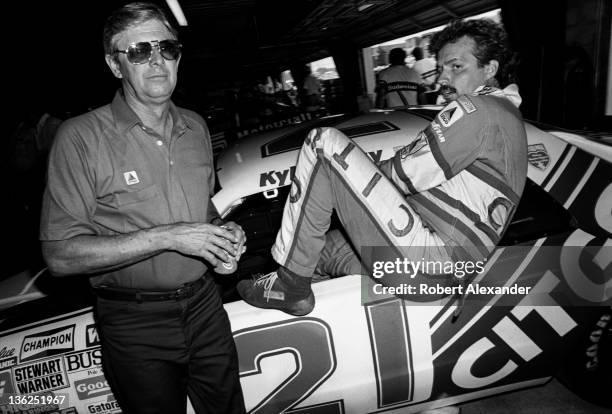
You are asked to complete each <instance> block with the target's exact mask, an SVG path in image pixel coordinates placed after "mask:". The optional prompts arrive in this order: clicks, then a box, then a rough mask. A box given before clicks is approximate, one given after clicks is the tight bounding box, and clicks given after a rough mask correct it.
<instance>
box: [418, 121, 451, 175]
mask: <svg viewBox="0 0 612 414" xmlns="http://www.w3.org/2000/svg"><path fill="white" fill-rule="evenodd" d="M424 132H425V136H426V137H427V143H428V144H429V148H430V149H431V153H432V154H433V157H434V158H435V160H436V162H437V163H438V165H439V166H440V168H441V169H442V171H444V176H445V177H446V179H450V178H451V177H452V176H453V172H452V170H451V167H450V165H449V164H448V162H446V159H445V158H444V156H443V155H442V151H440V146H439V145H438V138H437V137H436V135H435V134H434V133H433V131H432V130H431V128H430V127H427V128H425V130H424Z"/></svg>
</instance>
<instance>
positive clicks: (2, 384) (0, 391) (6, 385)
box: [0, 371, 15, 404]
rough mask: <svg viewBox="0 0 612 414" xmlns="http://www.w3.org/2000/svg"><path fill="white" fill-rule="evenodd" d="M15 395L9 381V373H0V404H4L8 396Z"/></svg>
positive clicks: (11, 383)
mask: <svg viewBox="0 0 612 414" xmlns="http://www.w3.org/2000/svg"><path fill="white" fill-rule="evenodd" d="M11 394H15V388H14V387H13V382H12V381H11V371H1V372H0V404H6V403H7V401H8V396H9V395H11Z"/></svg>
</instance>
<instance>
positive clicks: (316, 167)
mask: <svg viewBox="0 0 612 414" xmlns="http://www.w3.org/2000/svg"><path fill="white" fill-rule="evenodd" d="M319 168H321V160H320V159H318V160H317V162H316V163H315V165H314V166H313V168H312V175H311V176H312V177H315V176H316V175H317V171H318V170H319ZM314 181H315V180H309V181H308V186H307V187H306V192H305V194H304V196H303V197H300V198H301V200H306V199H308V196H309V195H310V192H311V191H312V186H313V183H314ZM292 189H293V186H292ZM298 191H299V190H298ZM291 197H292V196H291V194H289V199H288V200H287V203H289V202H290V201H291ZM304 211H305V209H304V208H300V209H299V212H300V213H299V215H298V218H297V222H296V224H295V228H296V229H299V228H300V227H301V225H302V221H303V220H304V215H305V214H304ZM279 235H280V232H279ZM294 241H295V239H294ZM296 246H297V243H295V242H293V243H291V244H290V248H289V251H288V253H287V256H289V257H291V256H292V255H293V253H294V249H295V247H296Z"/></svg>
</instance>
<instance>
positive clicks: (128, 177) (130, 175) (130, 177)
mask: <svg viewBox="0 0 612 414" xmlns="http://www.w3.org/2000/svg"><path fill="white" fill-rule="evenodd" d="M123 178H125V183H126V184H127V185H132V184H138V183H139V182H140V180H139V179H138V174H136V171H128V172H124V173H123Z"/></svg>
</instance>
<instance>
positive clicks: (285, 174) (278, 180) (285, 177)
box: [259, 166, 295, 187]
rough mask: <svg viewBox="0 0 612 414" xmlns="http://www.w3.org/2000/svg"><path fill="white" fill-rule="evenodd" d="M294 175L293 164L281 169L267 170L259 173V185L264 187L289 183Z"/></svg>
mask: <svg viewBox="0 0 612 414" xmlns="http://www.w3.org/2000/svg"><path fill="white" fill-rule="evenodd" d="M294 176H295V166H293V167H291V168H289V169H286V170H283V171H269V172H267V173H261V174H260V175H259V186H260V187H266V186H268V185H279V186H281V187H282V186H284V185H285V183H286V184H289V183H290V182H291V180H293V177H294Z"/></svg>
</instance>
